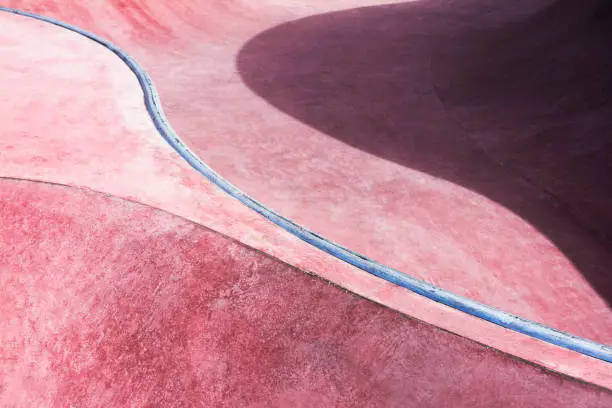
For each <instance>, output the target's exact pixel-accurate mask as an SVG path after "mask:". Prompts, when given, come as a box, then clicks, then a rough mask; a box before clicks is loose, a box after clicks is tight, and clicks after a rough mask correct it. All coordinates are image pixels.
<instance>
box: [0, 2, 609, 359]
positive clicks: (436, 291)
mask: <svg viewBox="0 0 612 408" xmlns="http://www.w3.org/2000/svg"><path fill="white" fill-rule="evenodd" d="M0 11H4V12H8V13H12V14H16V15H20V16H24V17H29V18H34V19H37V20H40V21H43V22H47V23H50V24H54V25H56V26H59V27H62V28H65V29H67V30H70V31H73V32H75V33H77V34H80V35H82V36H84V37H86V38H88V39H90V40H92V41H95V42H96V43H98V44H100V45H102V46H104V47H105V48H107V49H108V50H110V51H111V52H113V53H114V54H115V55H116V56H118V57H119V58H120V59H121V60H122V61H123V62H124V63H125V64H126V65H127V66H128V67H129V68H130V70H131V71H132V72H133V73H134V75H135V76H136V78H137V79H138V82H139V84H140V87H141V88H142V91H143V94H144V102H145V106H146V108H147V111H148V113H149V115H150V117H151V119H152V121H153V123H154V125H155V128H156V129H157V131H158V132H159V133H160V134H161V136H162V137H163V138H164V139H165V140H166V142H167V143H168V144H169V145H170V146H171V147H172V148H173V149H174V150H175V151H176V152H177V153H178V154H179V155H180V156H181V157H182V158H183V159H184V160H185V161H186V162H187V163H189V165H191V166H192V167H193V168H194V169H195V170H196V171H198V172H199V173H200V174H202V175H203V176H205V177H206V178H207V179H208V180H210V181H211V182H212V183H213V184H215V185H216V186H217V187H219V188H220V189H221V190H223V191H224V192H226V193H227V194H228V195H230V196H232V197H233V198H235V199H237V200H238V201H240V202H241V203H243V204H244V205H246V206H247V207H249V208H250V209H252V210H254V211H256V212H257V213H259V214H260V215H262V216H264V217H265V218H267V219H268V220H270V221H271V222H273V223H274V224H276V225H277V226H279V227H281V228H282V229H284V230H286V231H287V232H289V233H291V234H293V235H294V236H296V237H298V238H300V239H301V240H303V241H305V242H307V243H308V244H310V245H313V246H314V247H316V248H318V249H320V250H322V251H324V252H326V253H328V254H330V255H332V256H334V257H336V258H338V259H340V260H342V261H344V262H347V263H348V264H350V265H353V266H355V267H357V268H359V269H362V270H364V271H366V272H368V273H370V274H372V275H374V276H377V277H379V278H381V279H384V280H386V281H388V282H391V283H393V284H396V285H398V286H401V287H403V288H405V289H408V290H410V291H413V292H415V293H417V294H419V295H422V296H425V297H427V298H429V299H431V300H433V301H436V302H439V303H442V304H444V305H446V306H449V307H451V308H454V309H457V310H460V311H462V312H465V313H468V314H470V315H472V316H475V317H478V318H481V319H483V320H486V321H488V322H491V323H493V324H496V325H499V326H502V327H504V328H507V329H510V330H513V331H516V332H518V333H522V334H525V335H527V336H530V337H533V338H536V339H538V340H542V341H545V342H547V343H551V344H554V345H556V346H559V347H563V348H566V349H569V350H572V351H576V352H578V353H580V354H584V355H587V356H590V357H594V358H596V359H599V360H603V361H606V362H609V363H612V347H609V346H606V345H604V344H600V343H597V342H594V341H591V340H588V339H584V338H581V337H578V336H574V335H572V334H569V333H566V332H562V331H559V330H556V329H553V328H550V327H547V326H544V325H542V324H540V323H537V322H534V321H531V320H528V319H524V318H522V317H519V316H515V315H513V314H510V313H507V312H504V311H502V310H499V309H496V308H494V307H491V306H487V305H484V304H482V303H479V302H476V301H474V300H471V299H468V298H466V297H463V296H460V295H457V294H454V293H452V292H449V291H446V290H444V289H442V288H439V287H436V286H434V285H431V284H429V283H427V282H425V281H422V280H420V279H416V278H414V277H412V276H410V275H407V274H405V273H403V272H400V271H398V270H395V269H393V268H390V267H387V266H385V265H382V264H380V263H378V262H376V261H374V260H372V259H369V258H367V257H365V256H363V255H360V254H358V253H356V252H354V251H351V250H350V249H348V248H345V247H343V246H341V245H339V244H337V243H335V242H333V241H330V240H328V239H326V238H324V237H322V236H320V235H318V234H316V233H314V232H312V231H310V230H308V229H306V228H304V227H302V226H300V225H298V224H296V223H295V222H293V221H291V220H289V219H287V218H285V217H283V216H282V215H280V214H278V213H276V212H275V211H273V210H271V209H269V208H267V207H266V206H265V205H263V204H261V203H259V202H258V201H256V200H255V199H253V198H252V197H250V196H249V195H247V194H246V193H245V192H243V191H242V190H240V189H238V188H237V187H236V186H234V185H233V184H231V183H230V182H229V181H228V180H226V179H225V178H223V177H222V176H221V175H219V174H218V173H216V172H215V171H214V170H213V169H212V168H211V167H210V166H208V165H207V164H206V163H204V162H203V161H202V160H201V159H200V158H199V157H198V156H197V155H196V154H195V153H193V152H192V151H191V150H190V149H189V148H188V147H187V146H186V145H185V143H184V142H183V141H182V140H181V139H180V137H179V136H178V135H177V134H176V132H175V131H174V130H173V129H172V126H171V125H170V123H169V121H168V119H167V118H166V116H165V114H164V112H163V109H162V108H161V102H160V99H159V94H158V93H157V91H156V89H155V86H154V84H153V81H152V80H151V78H150V77H149V75H148V74H147V72H146V71H145V70H144V69H143V68H142V67H141V66H140V65H139V64H138V63H137V62H136V61H135V60H134V59H133V58H132V57H131V56H129V55H128V54H127V53H125V52H124V51H123V50H121V49H120V48H119V47H117V46H116V45H114V44H112V43H111V42H110V41H108V40H105V39H103V38H101V37H99V36H97V35H95V34H93V33H90V32H87V31H85V30H82V29H80V28H79V27H76V26H73V25H71V24H68V23H64V22H62V21H59V20H56V19H53V18H50V17H46V16H41V15H38V14H34V13H29V12H26V11H21V10H16V9H12V8H7V7H0Z"/></svg>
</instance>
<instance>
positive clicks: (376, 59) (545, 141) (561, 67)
mask: <svg viewBox="0 0 612 408" xmlns="http://www.w3.org/2000/svg"><path fill="white" fill-rule="evenodd" d="M502 3H506V4H505V6H504V7H506V8H511V7H513V6H512V2H502V1H497V2H496V1H493V0H488V1H487V0H481V1H478V0H474V1H466V2H451V1H443V0H428V1H420V2H413V3H404V4H396V5H386V6H377V7H367V8H361V9H354V10H346V11H341V12H335V13H330V14H324V15H316V16H313V17H309V18H305V19H301V20H297V21H293V22H290V23H287V24H283V25H280V26H278V27H275V28H273V29H271V30H269V31H266V32H264V33H262V34H260V35H258V36H257V37H255V38H253V39H252V40H251V41H249V42H248V43H247V44H246V45H245V46H244V47H243V49H242V50H241V53H240V54H239V56H238V62H237V64H238V69H239V72H240V74H241V75H242V77H243V80H244V81H245V83H246V84H247V85H248V86H249V87H250V88H251V89H252V90H253V91H254V92H256V93H257V94H258V95H260V96H261V97H262V98H264V99H265V100H267V101H268V102H269V103H270V104H272V105H273V106H275V107H276V108H278V109H280V110H282V111H284V112H286V113H287V114H289V115H291V116H293V117H295V118H296V119H298V120H300V121H302V122H304V123H306V124H308V125H309V126H312V127H313V128H316V129H318V130H320V131H321V132H324V133H325V134H327V135H329V136H330V137H333V138H336V139H338V140H341V141H342V142H344V143H346V144H348V145H350V146H353V147H355V148H358V149H361V150H363V151H367V152H369V153H371V154H374V155H377V156H379V157H381V158H384V159H386V160H391V161H394V162H396V163H399V164H401V165H403V166H405V167H409V168H411V169H415V170H418V171H421V172H425V173H428V174H431V175H434V176H437V177H440V178H444V179H446V180H449V181H451V182H453V183H456V184H458V185H461V186H464V187H466V188H468V189H470V190H472V191H475V192H477V193H479V194H482V195H484V196H486V197H488V198H490V199H492V200H494V201H496V202H498V203H500V204H501V205H503V206H504V207H506V208H508V209H510V210H511V211H513V212H514V213H516V214H518V215H519V216H520V217H522V218H523V219H525V220H527V221H528V222H529V223H531V224H532V225H533V226H535V227H536V228H538V229H539V230H540V231H541V232H542V233H543V234H544V235H546V236H547V237H548V238H549V239H550V240H551V241H552V242H553V243H554V244H555V245H556V246H557V247H558V248H559V249H560V250H561V251H563V253H564V254H565V255H566V256H567V257H568V259H570V260H571V261H572V262H573V263H574V264H575V265H576V267H577V268H578V269H579V270H580V271H581V272H582V274H583V275H584V277H585V278H586V279H587V280H588V281H589V283H590V284H591V285H592V287H593V288H595V290H597V291H598V293H599V294H600V295H601V296H602V297H603V298H605V299H606V300H607V301H608V303H609V304H610V303H611V302H612V274H611V272H610V270H611V263H610V262H611V260H612V243H611V242H612V239H611V236H612V106H611V103H610V99H609V98H610V95H611V94H612V42H611V41H610V37H611V36H610V33H611V32H612V29H611V27H612V18H611V13H610V9H611V7H610V5H609V2H606V1H595V0H586V1H576V0H561V1H559V2H557V3H556V4H552V5H550V6H549V7H546V8H544V9H542V10H540V11H538V12H535V13H531V15H528V14H529V13H527V12H525V13H520V12H517V11H516V10H513V12H512V13H510V11H508V15H510V14H511V15H513V16H515V17H514V20H513V21H505V22H504V21H503V20H504V18H503V16H504V10H501V9H499V7H502V6H501V5H500V4H502ZM519 3H520V4H524V3H526V2H524V1H523V2H517V4H519ZM484 6H486V7H484ZM496 7H497V8H496ZM517 7H518V6H517ZM516 16H519V17H516ZM363 177H367V174H364V175H363ZM406 205H408V206H409V205H410V203H406ZM526 284H528V283H526Z"/></svg>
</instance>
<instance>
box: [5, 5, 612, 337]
mask: <svg viewBox="0 0 612 408" xmlns="http://www.w3.org/2000/svg"><path fill="white" fill-rule="evenodd" d="M564 1H566V0H564ZM30 3H31V2H29V1H27V0H26V1H24V0H15V1H8V2H7V4H8V5H9V6H12V7H17V8H25V9H28V10H34V11H37V12H41V13H43V14H47V15H52V16H56V17H58V18H60V19H62V20H65V21H68V22H70V23H74V24H76V25H79V26H82V27H84V28H85V29H89V30H92V31H94V32H96V33H99V34H101V35H104V36H107V37H109V38H111V39H112V40H113V41H115V42H116V43H117V44H119V45H120V46H121V47H123V48H124V49H125V50H126V51H127V52H128V53H130V54H132V55H134V56H135V57H136V58H137V60H139V61H140V62H141V63H142V64H143V66H144V67H145V69H147V70H148V71H149V72H150V73H151V75H152V77H153V80H154V81H155V82H156V85H157V86H158V88H159V90H160V94H161V99H162V103H163V104H164V107H165V109H166V112H167V114H168V117H169V120H170V122H171V123H172V125H173V126H174V128H175V129H176V130H177V132H178V133H179V134H180V135H181V137H182V138H183V139H184V140H185V141H186V142H187V143H188V144H189V146H190V147H191V148H192V149H193V150H194V151H195V152H196V153H198V154H199V155H200V157H202V159H203V160H204V161H205V162H207V163H208V164H210V165H211V166H212V167H213V168H215V169H216V170H217V171H219V172H220V173H221V174H222V175H223V176H225V177H226V178H228V179H229V180H230V181H232V182H233V183H235V184H236V185H237V186H238V187H240V188H242V189H243V190H245V191H246V192H247V193H250V194H251V195H252V196H253V197H255V198H256V199H258V200H259V201H261V202H263V203H264V204H266V205H268V206H270V207H271V208H273V209H275V210H277V211H279V212H280V213H281V214H283V215H285V216H287V217H289V218H291V219H293V220H295V221H296V222H298V223H300V224H302V225H305V226H307V227H309V228H310V229H312V230H314V231H315V232H317V233H320V234H322V235H324V236H325V237H327V238H330V239H332V240H334V241H336V242H339V243H340V244H342V245H344V246H346V247H349V248H351V249H353V250H356V251H358V252H360V253H362V254H365V255H367V256H370V257H372V258H374V259H376V260H377V261H379V262H382V263H384V264H386V265H390V266H392V267H396V268H397V269H399V270H402V271H404V272H406V273H409V274H411V275H413V276H416V277H419V278H422V279H425V280H427V281H428V282H431V283H434V284H436V285H438V286H441V287H442V288H444V289H447V290H451V291H453V292H455V293H459V294H462V295H465V296H468V297H470V298H473V299H476V300H478V301H481V302H484V303H486V304H490V305H492V306H495V307H498V308H500V309H503V310H505V311H508V312H511V313H514V314H518V315H520V316H524V317H527V318H529V319H532V320H535V321H538V322H541V323H544V324H547V325H550V326H552V327H555V328H558V329H561V330H565V331H568V332H571V333H574V334H577V335H579V336H583V337H587V338H590V339H593V340H596V341H599V342H602V343H612V312H611V311H610V308H609V306H608V300H609V299H607V298H606V297H608V296H609V295H610V293H611V291H610V288H611V279H610V274H609V273H608V269H609V267H608V266H609V265H610V264H612V250H611V249H610V242H609V240H608V239H606V238H602V237H601V236H599V235H598V234H594V233H593V230H597V229H598V228H599V227H601V228H603V234H604V235H605V234H607V233H608V232H609V231H608V230H609V228H608V227H607V226H606V225H607V221H605V222H603V221H602V222H601V223H600V222H597V220H607V219H608V218H610V215H609V214H608V212H609V209H610V208H612V205H611V204H610V201H609V200H610V196H611V195H610V194H609V191H610V189H609V186H606V185H605V184H606V182H605V181H601V180H600V178H598V177H594V176H593V174H595V175H597V174H602V171H604V170H605V169H606V168H607V167H606V166H608V164H606V163H607V161H606V159H605V157H608V156H609V155H608V154H607V153H606V152H609V151H610V149H608V148H605V149H603V150H602V149H601V147H602V144H603V143H606V142H605V140H604V138H603V135H604V134H605V132H602V131H601V130H606V129H595V128H593V126H592V125H591V123H592V118H591V116H590V115H593V113H592V111H589V112H587V113H586V114H584V115H583V114H582V113H581V112H577V113H576V112H570V113H568V114H567V117H566V118H565V119H563V120H564V121H565V122H564V123H569V122H570V121H571V123H573V125H572V126H573V128H572V129H570V130H568V128H567V127H563V126H565V125H563V124H559V123H558V122H559V120H558V119H557V118H558V117H560V116H561V113H558V114H557V113H555V112H554V111H553V112H552V113H551V111H550V109H549V108H550V106H552V105H553V104H554V100H552V99H550V98H549V99H546V98H541V99H538V98H534V97H531V96H530V94H529V93H527V94H526V95H524V94H518V97H516V98H515V99H514V100H508V99H504V95H507V94H508V92H506V89H504V88H501V89H497V88H495V83H496V82H500V78H504V81H505V82H504V83H506V82H507V83H511V84H512V89H517V88H518V89H522V88H520V87H521V86H524V87H525V89H533V90H537V89H538V87H537V85H538V82H541V81H540V79H539V78H540V77H539V76H533V77H531V79H532V81H531V82H530V81H524V84H523V83H521V82H520V81H518V79H520V78H522V77H520V75H519V74H520V72H519V71H520V70H519V71H517V72H518V74H515V71H516V70H509V69H508V70H506V69H505V67H507V66H516V65H518V64H519V62H520V61H523V60H524V59H526V58H531V56H533V55H537V53H538V52H539V50H540V48H538V47H537V46H540V45H541V44H539V42H537V41H535V40H531V39H532V38H540V37H542V38H545V39H546V38H553V40H551V41H549V43H550V44H548V43H547V44H548V45H550V48H551V49H552V51H551V52H552V53H554V54H555V55H561V56H566V57H567V58H571V55H573V54H571V52H575V51H574V49H573V48H568V47H566V46H565V43H564V42H563V41H561V40H562V39H563V38H562V32H561V34H559V29H558V26H559V24H557V25H555V24H553V23H555V22H556V21H557V20H559V19H564V18H565V13H560V12H557V13H551V14H552V16H550V18H549V19H548V20H550V21H548V20H545V21H538V20H536V22H535V23H530V22H529V18H530V17H529V16H530V15H531V14H533V13H535V11H537V9H538V7H543V6H545V5H546V1H544V0H543V1H540V2H536V3H535V5H534V2H527V1H522V2H513V3H508V2H503V1H493V0H482V1H471V2H453V1H446V0H429V1H419V2H407V3H400V4H395V5H384V6H377V7H367V8H362V9H358V10H348V11H347V10H344V11H336V12H334V13H331V14H322V15H321V14H319V13H324V12H326V11H328V10H329V9H330V6H328V5H327V3H330V2H312V3H311V2H305V3H306V4H304V5H302V4H301V3H299V2H281V1H277V2H273V1H271V2H269V3H270V4H268V3H267V2H263V3H261V4H258V6H257V7H256V8H255V7H253V6H248V5H247V4H246V2H240V1H233V2H228V3H224V4H225V6H224V7H221V8H217V7H218V6H217V4H216V3H211V2H203V1H202V2H197V1H196V2H187V3H182V4H183V5H182V6H180V7H173V5H172V4H173V3H172V4H171V3H166V2H159V1H157V0H156V1H138V2H136V1H116V2H110V3H109V4H108V5H107V6H106V7H105V8H104V10H102V9H99V8H97V7H88V8H87V9H86V10H85V9H83V6H81V5H80V4H81V3H80V2H72V1H64V2H61V1H58V2H54V1H45V2H42V3H40V2H38V1H37V2H34V3H32V4H30ZM285 3H286V4H285ZM331 3H334V2H331ZM549 3H550V2H549ZM578 3H580V4H579V6H580V7H582V8H586V9H588V10H592V9H593V7H592V6H591V5H590V4H589V5H584V4H583V2H578ZM365 4H367V3H366V2H353V3H351V2H344V3H342V4H340V3H338V4H334V6H333V8H334V9H338V8H346V7H350V6H351V5H355V6H359V5H365ZM504 5H505V6H504ZM483 10H486V11H487V13H486V14H483ZM562 11H564V10H562ZM510 12H511V13H510ZM506 14H508V15H509V16H505V15H506ZM306 15H309V16H310V17H308V18H306V19H303V20H296V18H298V17H301V16H306ZM570 17H571V18H574V19H577V20H578V21H586V22H585V23H584V24H586V25H587V27H589V24H591V23H590V20H589V19H588V18H585V17H584V16H578V17H580V18H578V17H576V16H575V15H574V14H571V15H570ZM587 17H589V16H587ZM581 18H582V20H581ZM287 21H289V23H287V24H281V23H284V22H287ZM518 23H521V24H523V25H526V26H528V27H533V26H535V27H536V28H537V27H544V28H541V29H540V31H538V30H537V29H531V30H532V31H535V34H537V35H534V36H518V37H517V36H516V35H513V34H512V32H513V30H515V29H514V25H516V24H518ZM546 23H549V25H551V26H552V28H548V29H546V27H547V26H546ZM504 24H508V26H509V27H510V28H506V26H505V25H504ZM563 26H565V25H561V27H563ZM546 30H548V31H546ZM524 31H526V29H525V27H522V26H521V29H520V32H524ZM584 31H585V30H584V29H582V28H581V29H580V30H577V31H576V32H574V33H573V35H575V36H576V37H577V38H579V41H582V42H580V43H579V45H580V44H582V43H584V42H591V43H597V44H601V43H602V40H601V38H602V35H601V34H597V33H595V34H593V35H592V34H590V33H588V32H587V33H586V34H588V35H586V34H585V33H584ZM482 32H484V33H485V34H483V35H482V36H481V35H480V33H482ZM491 33H493V34H491ZM494 35H497V36H499V37H500V38H502V39H504V41H498V42H497V43H494V44H493V46H492V45H491V44H490V43H489V42H487V41H488V40H487V39H490V38H497V37H495V36H494ZM580 35H583V37H584V38H582V39H580V38H581V37H580ZM483 37H484V38H485V40H482V38H483ZM474 38H476V39H481V40H480V42H476V41H473V39H474ZM558 38H561V40H558V41H557V39H558ZM577 41H578V40H577ZM481 43H483V44H481ZM475 44H476V45H475ZM530 44H532V45H533V46H532V47H527V46H528V45H530ZM479 46H480V47H479ZM604 46H605V43H604ZM466 48H468V49H467V50H466ZM491 48H493V49H496V52H495V53H488V54H487V52H488V50H489V49H491ZM523 49H524V50H523ZM483 50H484V51H483ZM515 50H523V51H515ZM432 55H434V58H432ZM515 57H516V58H515ZM519 57H520V58H519ZM532 60H533V59H532ZM472 61H482V62H472ZM500 61H501V62H500ZM516 61H519V62H516ZM602 61H603V60H602ZM546 62H549V61H548V60H545V61H539V60H533V61H532V65H531V66H530V69H531V71H530V72H532V71H534V70H535V69H538V70H540V71H543V70H546V69H548V66H549V65H547V64H546ZM496 64H498V65H500V66H501V69H499V70H496V71H493V72H489V71H487V69H488V68H487V67H495V66H497V65H496ZM513 64H514V65H513ZM474 66H475V67H476V68H480V70H479V71H478V70H476V71H472V70H473V69H476V68H474ZM602 66H604V67H607V65H603V64H602ZM534 67H535V68H534ZM560 70H561V69H560ZM602 70H603V72H607V71H606V69H604V68H602ZM583 71H584V70H582V71H581V70H574V71H573V74H572V75H581V73H582V72H583ZM471 72H486V73H487V74H488V75H489V76H488V77H487V79H488V80H487V82H486V86H484V85H483V84H482V83H481V82H479V79H478V78H479V75H480V74H479V75H475V74H474V76H475V77H476V78H477V79H476V80H475V81H476V82H475V85H474V86H471V83H470V82H469V81H466V80H465V79H464V78H463V77H462V76H467V78H468V79H469V78H471V76H470V75H472V74H470V73H471ZM451 75H453V76H452V77H450V76H451ZM483 75H484V74H483ZM510 77H511V78H510ZM584 77H585V78H587V76H586V74H585V75H584ZM457 78H459V79H457ZM509 78H510V79H509ZM517 78H518V79H517ZM581 78H582V77H581ZM527 79H530V78H527ZM582 80H584V79H582ZM557 82H558V83H563V84H570V85H567V86H566V87H568V88H570V87H571V86H573V85H572V84H573V83H574V82H572V81H570V80H569V79H568V78H565V77H562V78H561V79H560V80H559V81H557ZM446 83H448V84H449V86H451V88H449V89H447V87H446V85H445V84H446ZM555 84H556V83H554V82H553V83H552V85H551V84H548V85H547V86H548V87H549V88H550V87H551V86H554V85H555ZM434 85H437V86H438V88H439V89H436V88H435V87H434ZM545 85H546V84H545ZM481 88H484V89H490V90H491V91H490V93H489V94H487V98H488V99H482V98H481V99H482V101H480V100H479V101H475V102H474V101H472V100H471V99H469V98H472V96H471V95H478V92H480V91H479V90H480V89H481ZM255 93H256V94H255ZM535 93H536V94H538V91H535ZM455 94H460V95H463V97H464V98H468V100H466V101H463V102H462V101H461V100H458V99H457V96H456V95H455ZM565 94H566V95H569V93H567V92H566V93H565ZM439 95H440V96H439ZM261 96H263V98H264V99H262V98H261ZM554 96H557V97H558V98H561V97H560V96H558V95H556V94H555V95H554ZM440 98H442V101H441V100H440ZM513 101H514V102H513ZM268 103H270V104H272V105H273V107H272V106H270V104H268ZM277 108H278V109H277ZM523 108H524V109H523ZM462 109H463V111H462ZM466 109H469V114H470V115H471V116H469V117H467V116H465V115H464V114H463V113H462V112H464V111H465V110H466ZM521 109H523V110H521ZM529 109H530V110H531V111H535V114H533V115H531V116H528V115H525V114H524V112H523V111H525V110H529ZM538 109H539V110H538ZM600 111H601V112H602V113H600V115H608V116H609V113H610V111H609V108H608V107H607V105H606V106H605V107H604V108H601V109H600ZM449 112H450V113H449ZM286 113H288V114H289V115H290V116H289V115H286ZM481 113H482V114H481ZM498 113H501V115H505V116H503V117H502V118H506V119H505V120H506V121H505V122H501V121H500V120H497V121H496V120H495V119H496V118H497V117H498V116H499V115H498ZM496 115H497V116H496ZM534 115H535V116H536V119H537V118H544V119H543V120H542V121H540V122H538V121H537V120H534V119H533V117H534ZM490 118H493V119H492V120H490ZM476 121H480V122H478V123H476ZM551 121H556V122H557V125H555V126H556V127H554V128H552V127H551V125H550V122H551ZM507 122H508V123H507ZM605 123H609V121H606V122H605ZM510 124H511V125H512V126H510ZM485 125H486V126H488V127H486V126H485ZM479 126H480V127H479ZM608 131H609V129H608ZM466 132H467V136H466ZM545 132H549V133H550V132H553V133H554V132H556V133H558V134H560V136H559V137H558V138H557V143H558V145H557V147H555V148H550V147H548V145H549V144H550V143H552V142H551V141H548V142H547V141H543V140H542V139H543V138H545V137H544V136H542V135H543V133H545ZM592 132H598V133H599V134H601V135H602V136H601V137H599V138H597V137H591V136H590V135H591V134H592ZM585 133H588V134H589V136H588V137H589V141H590V142H589V143H588V144H587V145H588V146H590V147H588V150H587V151H586V152H585V151H583V153H584V154H582V155H581V154H578V153H576V150H575V149H573V148H572V146H571V143H570V142H571V140H570V141H569V142H568V139H571V138H572V137H574V135H584V134H585ZM530 135H532V136H530ZM533 135H535V136H533ZM538 135H539V136H538ZM567 135H569V137H568V136H567ZM508 140H511V142H508ZM551 140H552V139H551ZM508 144H511V146H510V148H508ZM604 147H605V146H604ZM598 149H599V154H597V151H598ZM564 155H565V156H564ZM593 155H595V156H596V158H595V159H593ZM594 162H597V163H599V165H598V166H592V168H593V169H596V170H594V171H595V173H593V172H589V171H588V170H587V171H586V172H587V173H589V175H588V177H583V176H584V173H585V171H583V170H581V169H584V168H585V163H586V165H587V166H588V164H592V163H594ZM517 163H518V164H517ZM515 167H516V168H515ZM517 168H518V169H517ZM566 175H567V177H566ZM552 197H554V198H552ZM602 225H603V226H602Z"/></svg>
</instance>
